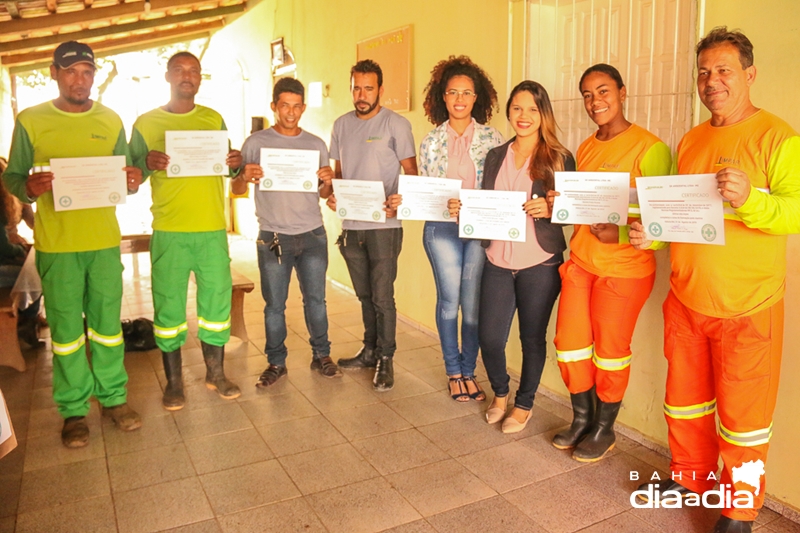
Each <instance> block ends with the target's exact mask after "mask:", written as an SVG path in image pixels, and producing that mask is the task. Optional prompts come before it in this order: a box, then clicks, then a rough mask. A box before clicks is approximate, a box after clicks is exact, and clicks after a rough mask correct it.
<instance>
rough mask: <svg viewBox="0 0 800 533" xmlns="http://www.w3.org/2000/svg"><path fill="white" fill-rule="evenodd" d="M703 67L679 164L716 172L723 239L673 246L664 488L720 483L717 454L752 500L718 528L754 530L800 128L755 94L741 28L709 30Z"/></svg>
mask: <svg viewBox="0 0 800 533" xmlns="http://www.w3.org/2000/svg"><path fill="white" fill-rule="evenodd" d="M697 67H698V75H697V91H698V94H699V96H700V100H701V101H702V102H703V104H704V105H705V106H706V107H707V108H708V110H709V111H711V120H709V121H707V122H704V123H703V124H700V125H699V126H697V127H695V128H693V129H692V130H691V131H689V133H687V134H686V135H685V136H684V138H683V139H682V140H681V143H680V145H679V146H678V154H677V169H678V173H679V174H699V173H716V178H717V183H718V186H719V192H720V194H721V195H722V196H723V198H724V199H725V201H726V216H725V218H726V220H725V242H726V244H725V245H724V246H712V245H697V244H678V243H674V244H672V246H671V249H672V253H671V258H672V259H671V260H672V275H671V277H670V288H671V290H670V293H669V295H668V296H667V300H666V301H665V302H664V322H665V331H664V339H665V340H664V352H665V355H666V357H667V361H668V362H669V370H668V373H667V394H666V399H665V402H664V412H665V414H666V419H667V424H668V426H669V445H670V450H671V452H672V463H671V465H670V469H671V470H672V480H671V481H666V482H662V483H661V484H660V485H661V487H660V490H662V491H664V490H676V491H678V492H680V493H684V494H685V493H688V492H697V493H699V492H704V491H707V490H710V489H712V488H713V487H714V485H715V483H716V482H715V480H714V477H713V476H710V475H709V474H710V473H715V472H716V471H717V460H718V457H719V456H720V455H721V456H722V461H723V464H724V466H723V470H722V474H721V476H720V478H719V483H720V486H721V489H722V490H723V491H727V492H729V493H731V494H733V499H734V500H736V499H737V497H736V495H737V494H738V495H742V494H744V493H743V492H741V491H745V492H746V493H747V494H746V496H748V497H750V496H751V495H752V502H753V505H752V507H750V506H747V507H746V508H742V506H741V505H739V506H737V505H735V504H734V505H731V504H730V503H727V502H726V507H725V509H723V511H722V517H720V519H719V521H718V522H717V524H716V526H715V528H714V530H713V531H714V533H749V532H750V531H752V525H753V521H754V520H755V518H756V516H757V515H758V509H759V508H760V507H761V506H762V504H763V501H764V487H765V484H764V476H763V472H764V465H765V463H766V460H767V450H768V448H769V440H770V437H771V436H772V413H773V411H774V409H775V401H776V398H777V394H778V378H779V374H780V363H781V349H782V344H783V295H784V292H785V277H786V241H787V237H786V235H788V234H790V233H797V232H800V170H798V169H799V168H800V137H798V135H797V133H796V132H795V131H794V130H793V129H792V128H791V127H790V126H789V125H788V124H787V123H786V122H784V121H783V120H781V119H779V118H778V117H776V116H774V115H772V114H770V113H768V112H767V111H764V110H761V109H758V108H756V107H755V106H754V105H753V104H752V102H751V101H750V86H751V85H752V84H753V83H754V82H755V79H756V68H755V66H753V45H752V44H751V43H750V41H749V40H748V39H747V37H746V36H745V35H743V34H742V33H740V32H729V31H728V30H727V28H725V27H721V28H715V29H713V30H712V31H711V32H710V33H709V34H708V35H707V36H706V37H705V38H703V39H702V40H701V41H700V43H698V45H697ZM728 204H729V205H728ZM635 229H636V230H637V231H633V229H632V232H631V243H632V244H634V245H635V246H642V245H646V244H647V241H646V240H645V239H646V237H645V235H644V233H643V232H642V227H641V225H637V227H636V228H635ZM715 412H717V413H718V414H719V434H717V428H716V424H715V417H714V413H715ZM753 473H755V476H754V475H753ZM755 478H757V481H756V479H755ZM745 480H746V481H747V483H745ZM753 483H757V484H758V486H754V485H753ZM648 485H649V484H645V485H643V486H642V487H640V488H641V489H645V490H646V489H647V488H648ZM650 488H652V487H650ZM656 488H658V487H656ZM746 499H749V498H746ZM746 499H745V500H746Z"/></svg>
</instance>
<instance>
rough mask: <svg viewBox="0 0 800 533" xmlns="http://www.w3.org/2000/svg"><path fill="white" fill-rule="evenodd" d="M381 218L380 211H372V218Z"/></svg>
mask: <svg viewBox="0 0 800 533" xmlns="http://www.w3.org/2000/svg"><path fill="white" fill-rule="evenodd" d="M380 219H381V212H380V211H375V212H374V213H372V220H380Z"/></svg>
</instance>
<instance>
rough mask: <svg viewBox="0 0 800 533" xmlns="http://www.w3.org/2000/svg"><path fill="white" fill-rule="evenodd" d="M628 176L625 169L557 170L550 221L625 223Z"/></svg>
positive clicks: (626, 217) (629, 179) (626, 218)
mask: <svg viewBox="0 0 800 533" xmlns="http://www.w3.org/2000/svg"><path fill="white" fill-rule="evenodd" d="M630 181H631V176H630V174H629V173H627V172H556V173H555V188H556V190H557V191H558V192H559V193H560V196H556V197H555V200H554V201H553V216H552V219H551V220H552V221H553V222H558V223H559V224H603V223H609V222H610V223H611V224H623V225H624V224H626V223H627V221H628V197H629V189H630Z"/></svg>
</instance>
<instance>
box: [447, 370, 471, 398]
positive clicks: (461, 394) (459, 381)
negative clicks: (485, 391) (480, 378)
mask: <svg viewBox="0 0 800 533" xmlns="http://www.w3.org/2000/svg"><path fill="white" fill-rule="evenodd" d="M448 380H449V381H450V383H449V388H450V397H451V398H452V399H454V400H455V401H457V402H461V403H464V402H468V401H469V391H468V390H467V387H466V385H464V378H462V377H461V376H459V377H457V378H451V377H448ZM453 384H456V386H457V389H456V390H457V391H458V392H453V389H454V387H453Z"/></svg>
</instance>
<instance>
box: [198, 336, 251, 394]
mask: <svg viewBox="0 0 800 533" xmlns="http://www.w3.org/2000/svg"><path fill="white" fill-rule="evenodd" d="M200 345H201V346H202V347H203V359H204V360H205V362H206V387H208V388H209V389H211V390H215V391H217V392H218V393H219V395H220V396H221V397H223V398H225V399H226V400H233V399H234V398H238V397H239V396H241V395H242V391H241V390H240V389H239V386H238V385H236V384H235V383H233V382H231V381H228V378H226V377H225V370H224V369H223V362H224V360H225V347H224V346H214V345H213V344H206V343H205V342H202V341H200Z"/></svg>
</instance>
